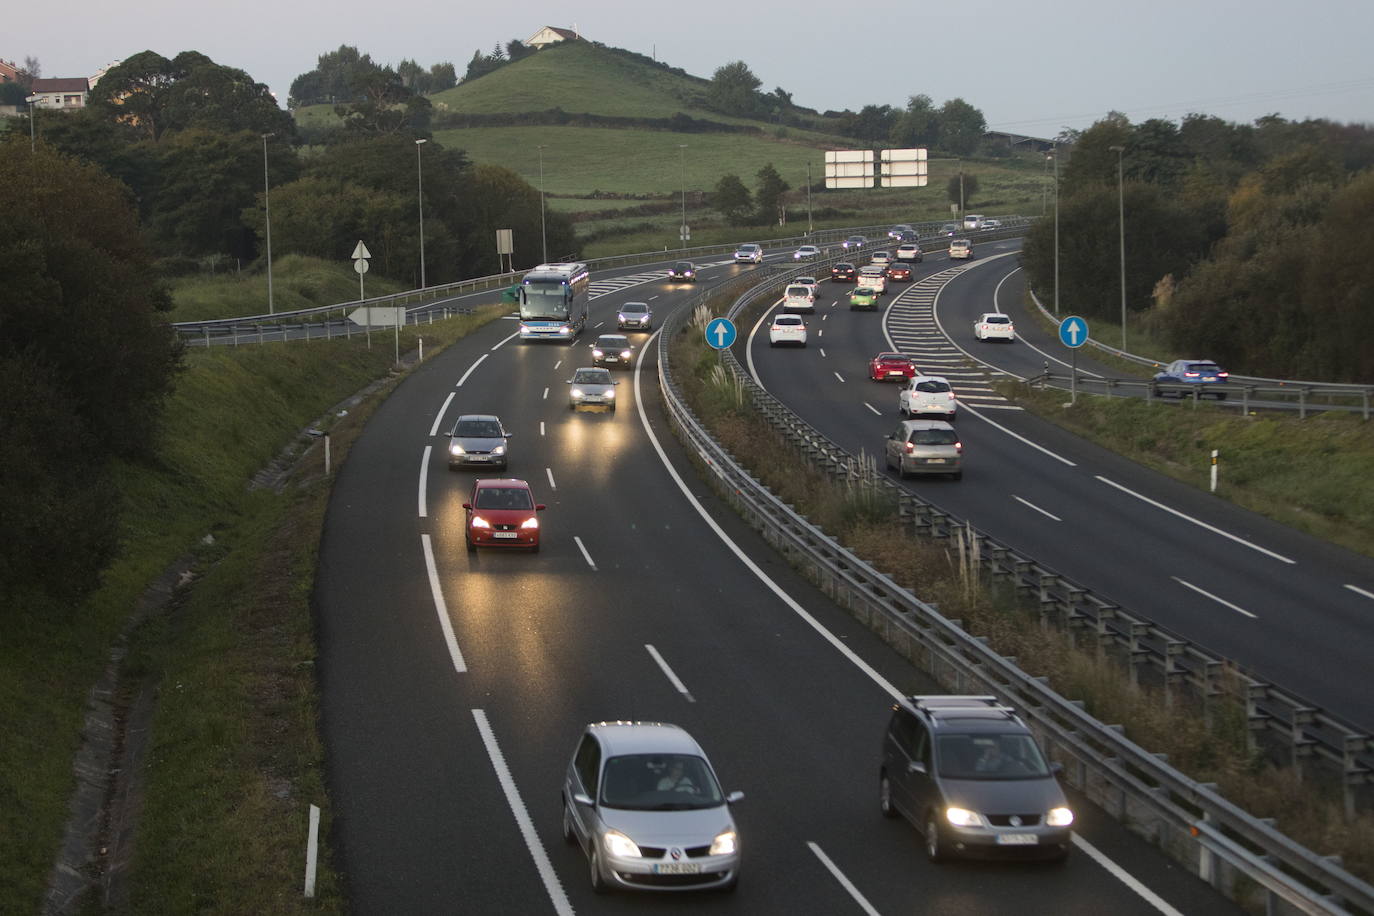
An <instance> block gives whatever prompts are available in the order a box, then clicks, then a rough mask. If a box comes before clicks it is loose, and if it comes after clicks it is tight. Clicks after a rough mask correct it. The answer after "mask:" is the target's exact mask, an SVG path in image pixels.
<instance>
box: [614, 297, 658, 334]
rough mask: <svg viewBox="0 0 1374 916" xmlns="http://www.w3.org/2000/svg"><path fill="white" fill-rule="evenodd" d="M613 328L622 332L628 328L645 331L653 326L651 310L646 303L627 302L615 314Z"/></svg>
mask: <svg viewBox="0 0 1374 916" xmlns="http://www.w3.org/2000/svg"><path fill="white" fill-rule="evenodd" d="M615 326H616V327H617V328H619V329H620V330H622V331H624V330H628V329H630V328H635V329H636V330H640V331H647V330H649V329H650V328H652V327H653V326H654V313H653V310H652V309H650V308H649V303H647V302H627V303H625V304H624V305H622V306H621V307H620V311H619V312H618V313H617V314H616V316H615Z"/></svg>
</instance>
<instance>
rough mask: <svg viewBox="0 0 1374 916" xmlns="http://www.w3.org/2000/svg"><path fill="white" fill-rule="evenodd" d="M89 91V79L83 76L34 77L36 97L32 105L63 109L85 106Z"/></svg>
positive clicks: (70, 109)
mask: <svg viewBox="0 0 1374 916" xmlns="http://www.w3.org/2000/svg"><path fill="white" fill-rule="evenodd" d="M90 91H91V84H90V81H89V80H87V79H86V77H84V76H70V77H58V78H57V79H36V80H34V81H33V94H34V95H36V96H38V99H37V101H35V102H34V107H36V108H47V109H58V110H65V111H74V110H76V109H78V108H85V107H86V96H87V94H89V93H90Z"/></svg>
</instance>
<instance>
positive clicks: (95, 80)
mask: <svg viewBox="0 0 1374 916" xmlns="http://www.w3.org/2000/svg"><path fill="white" fill-rule="evenodd" d="M121 63H123V61H118V60H116V61H113V62H111V63H108V64H106V65H105V66H103V67H101V68H100V69H99V70H97V71H95V73H94V74H93V75H92V76H91V78H90V79H89V80H87V82H88V83H90V84H91V88H92V89H94V88H95V84H96V83H98V82H100V80H101V77H103V76H104V75H105V74H106V73H109V72H110V71H111V70H113V69H114V68H115V67H118V66H119V65H120V64H121Z"/></svg>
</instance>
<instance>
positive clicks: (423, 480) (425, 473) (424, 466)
mask: <svg viewBox="0 0 1374 916" xmlns="http://www.w3.org/2000/svg"><path fill="white" fill-rule="evenodd" d="M433 448H434V446H432V445H426V446H425V453H424V455H423V456H422V457H421V458H420V518H426V517H428V513H427V512H426V511H425V488H426V487H427V486H428V485H429V453H430V452H431V451H432V450H433Z"/></svg>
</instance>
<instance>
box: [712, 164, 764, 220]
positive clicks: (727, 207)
mask: <svg viewBox="0 0 1374 916" xmlns="http://www.w3.org/2000/svg"><path fill="white" fill-rule="evenodd" d="M711 209H713V210H715V211H716V212H717V213H719V214H721V215H722V216H724V217H725V221H726V222H728V223H729V224H730V225H732V226H746V225H748V224H749V219H750V217H751V216H752V214H753V210H754V205H753V200H752V199H751V197H750V195H749V189H748V188H746V187H745V186H744V182H742V181H740V180H739V176H738V175H725V176H723V177H722V178H721V179H720V181H718V182H716V188H715V190H714V191H712V192H711Z"/></svg>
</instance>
